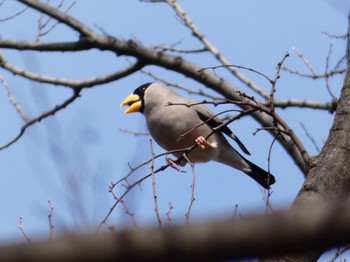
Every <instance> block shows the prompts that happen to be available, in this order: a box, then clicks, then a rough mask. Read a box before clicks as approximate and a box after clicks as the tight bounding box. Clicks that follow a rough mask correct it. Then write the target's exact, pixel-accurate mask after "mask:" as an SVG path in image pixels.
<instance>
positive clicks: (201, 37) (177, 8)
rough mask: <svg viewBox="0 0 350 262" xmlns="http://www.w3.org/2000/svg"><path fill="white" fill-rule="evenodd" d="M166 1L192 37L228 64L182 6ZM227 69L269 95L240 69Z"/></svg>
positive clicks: (254, 88) (252, 87)
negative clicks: (190, 32)
mask: <svg viewBox="0 0 350 262" xmlns="http://www.w3.org/2000/svg"><path fill="white" fill-rule="evenodd" d="M166 2H167V3H168V4H169V5H170V6H171V7H172V8H173V10H174V11H175V12H176V14H177V15H178V17H179V18H180V19H181V21H182V22H183V23H184V25H185V26H186V27H188V28H189V29H190V30H191V31H192V34H193V36H194V37H196V38H197V39H198V40H199V41H200V42H201V43H202V44H203V45H204V46H205V49H207V50H208V51H209V52H211V53H212V54H213V55H214V57H215V58H216V59H217V60H218V61H219V62H220V63H221V64H223V65H230V64H232V63H230V62H229V61H228V59H227V58H225V57H224V56H223V55H222V54H221V53H220V52H219V51H218V49H217V48H216V47H215V46H214V45H213V44H212V43H211V42H210V41H209V40H208V39H207V38H206V37H205V36H204V35H203V34H202V33H201V32H200V30H199V28H198V27H197V26H196V25H195V23H194V22H193V21H192V19H191V18H190V17H189V16H188V15H187V14H186V12H185V11H184V10H183V8H182V7H181V6H180V4H179V3H178V1H177V0H166ZM227 69H228V70H229V71H230V72H231V73H232V74H233V75H234V76H236V77H237V78H238V79H239V80H240V81H242V82H243V83H244V84H245V85H247V86H248V87H249V88H251V89H252V90H254V91H255V92H256V93H258V94H259V95H261V96H262V97H264V98H265V99H267V98H268V97H269V95H268V93H266V91H265V90H263V89H262V88H261V87H259V86H258V85H257V84H255V83H253V81H251V80H250V79H249V78H247V77H246V76H245V75H244V74H242V73H241V72H240V71H238V70H236V69H235V68H234V67H227Z"/></svg>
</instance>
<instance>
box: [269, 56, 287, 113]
mask: <svg viewBox="0 0 350 262" xmlns="http://www.w3.org/2000/svg"><path fill="white" fill-rule="evenodd" d="M288 56H289V53H288V52H286V53H285V54H284V56H283V58H282V60H281V61H280V62H278V64H277V70H276V74H275V78H274V79H273V80H271V81H270V83H271V92H270V99H269V103H270V105H269V106H270V108H271V110H272V111H274V110H275V92H276V84H277V80H278V79H279V78H280V72H281V68H282V65H283V63H284V61H285V60H286V59H287V57H288Z"/></svg>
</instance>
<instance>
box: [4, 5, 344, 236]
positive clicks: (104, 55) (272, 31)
mask: <svg viewBox="0 0 350 262" xmlns="http://www.w3.org/2000/svg"><path fill="white" fill-rule="evenodd" d="M180 4H181V5H182V6H183V8H184V9H185V10H186V11H187V13H188V15H189V16H190V17H191V18H192V19H193V20H194V21H195V23H196V24H197V26H198V27H199V28H200V30H201V31H202V33H204V34H205V35H206V37H207V38H208V39H210V41H211V42H212V43H213V44H214V45H215V46H216V47H217V48H218V49H219V50H220V51H221V52H222V53H223V54H224V55H225V56H226V57H227V58H228V59H229V60H230V61H231V63H233V64H239V65H243V66H248V67H251V68H254V69H256V70H259V71H261V72H263V73H265V74H267V75H269V76H271V77H272V76H274V74H275V66H276V64H277V62H279V61H280V60H281V59H282V57H283V55H284V53H285V52H286V51H288V52H289V53H290V54H291V55H290V57H289V58H288V59H287V60H286V63H285V65H286V66H288V67H290V68H293V69H297V70H300V71H304V72H307V68H306V67H305V65H304V64H303V62H302V61H301V60H300V59H299V58H298V57H297V56H296V54H295V53H294V52H293V50H292V48H293V47H295V48H298V49H299V50H301V51H302V52H303V53H304V54H305V55H306V57H307V58H308V59H309V61H310V62H311V64H312V65H313V66H314V68H315V70H316V71H317V72H319V73H322V72H324V70H325V63H326V57H327V54H328V50H329V47H330V44H332V45H333V49H332V50H333V51H332V56H331V60H330V63H331V66H334V65H335V64H336V63H337V61H338V60H339V59H340V57H342V55H343V54H344V51H345V43H344V42H343V41H341V40H337V39H331V38H329V37H328V36H326V35H325V34H324V33H323V32H328V33H330V34H334V35H343V34H344V33H345V32H346V30H347V18H346V15H347V10H348V8H349V6H348V3H346V1H337V2H335V3H333V2H332V1H316V0H313V1H300V0H299V1H279V0H269V1H261V0H251V1H229V0H221V1H220V4H218V2H217V1H209V0H203V1H180ZM20 9H21V5H20V4H18V3H15V2H14V1H13V2H11V1H7V2H6V3H5V4H4V5H3V6H2V7H1V8H0V18H2V17H6V16H7V15H10V14H13V13H14V12H16V11H18V10H20ZM70 14H71V15H73V16H74V17H76V18H77V19H79V20H81V21H84V22H86V23H87V25H89V26H91V27H92V28H94V29H95V30H96V31H99V30H100V29H99V28H102V29H103V30H104V31H105V32H107V33H108V34H111V35H113V36H115V37H117V38H121V39H128V38H132V39H134V40H136V41H139V42H141V43H142V44H145V45H147V46H152V45H160V44H164V45H171V44H173V43H178V42H179V41H180V44H179V46H178V47H180V48H184V49H186V48H187V49H197V48H202V46H201V44H200V43H199V42H198V41H197V40H195V39H193V38H192V36H191V34H190V32H189V30H188V29H187V28H185V27H184V26H182V25H181V24H180V23H179V22H178V20H177V18H176V16H175V14H174V12H173V10H171V9H170V7H168V6H167V5H166V4H162V3H159V4H151V3H142V2H139V1H136V0H135V1H134V0H132V1H130V0H120V1H111V0H110V1H104V3H103V5H101V4H98V3H97V1H77V3H76V4H75V6H74V7H73V8H72V10H71V11H70ZM38 17H39V15H38V14H37V13H35V12H32V11H28V12H25V13H24V14H23V15H21V16H20V17H18V18H16V19H14V20H12V21H9V22H4V23H1V24H0V27H1V37H2V38H4V39H6V38H10V39H25V40H33V39H34V38H35V33H36V26H37V20H38ZM74 39H76V35H75V33H72V32H71V31H69V30H67V28H65V27H64V26H57V28H55V29H54V30H53V31H52V32H51V33H50V34H49V35H47V36H45V37H43V38H42V40H43V41H67V40H74ZM2 52H3V54H4V55H5V57H6V58H7V59H8V60H9V61H10V62H11V63H13V64H15V65H17V66H20V67H23V68H26V69H28V70H31V71H37V72H40V73H41V74H45V75H53V76H60V77H65V78H73V79H84V78H87V77H94V76H98V75H100V74H106V73H110V72H113V71H115V70H117V69H118V68H119V69H120V68H122V67H123V66H125V65H127V63H128V61H126V60H124V59H122V58H117V57H115V55H114V54H111V53H109V52H99V51H96V50H92V51H88V52H82V53H69V54H62V53H51V54H44V53H43V54H41V53H35V52H13V51H8V50H2ZM186 58H188V59H189V60H191V61H193V62H195V63H197V64H199V65H201V66H203V67H209V66H215V65H218V62H217V61H216V60H215V59H213V58H212V57H211V56H210V55H208V54H195V55H187V56H186ZM145 69H146V70H147V71H150V72H153V73H154V74H157V76H159V77H161V78H164V79H167V80H169V81H173V82H177V83H179V84H182V85H184V86H188V87H191V88H193V89H199V88H201V89H203V88H205V87H203V86H200V85H199V84H198V83H196V82H194V81H191V80H189V79H187V78H184V77H182V76H180V75H178V74H175V73H172V72H170V71H167V70H163V69H160V68H157V67H147V68H145ZM216 72H217V74H220V75H222V76H223V77H225V78H227V79H228V80H230V81H232V82H233V83H235V84H236V85H237V86H239V87H240V88H242V89H243V91H245V92H247V93H248V94H252V93H251V91H250V90H249V89H247V88H246V87H244V86H242V84H241V83H240V82H238V81H237V80H236V79H234V78H233V77H232V76H230V75H229V74H228V73H227V72H225V70H223V69H221V70H220V69H219V70H217V71H216ZM244 73H245V74H247V75H248V76H249V77H251V78H252V79H253V81H255V82H256V83H258V84H259V85H260V86H262V87H263V88H264V89H265V90H267V91H269V90H270V86H269V83H268V82H267V81H266V80H265V79H263V78H261V77H259V76H257V75H254V74H252V73H249V72H244ZM0 75H1V76H3V77H5V78H6V80H7V81H8V83H9V86H10V87H11V89H12V91H13V93H14V95H15V97H16V98H17V100H18V101H19V102H20V103H21V105H22V106H23V108H24V110H25V112H26V113H27V114H28V115H29V116H31V117H35V116H37V115H38V114H40V113H41V112H43V111H45V110H48V109H50V108H52V107H53V106H54V105H55V104H57V103H60V102H61V101H63V100H64V99H65V98H67V97H68V96H69V95H70V94H71V92H70V90H69V89H67V88H64V87H58V86H48V85H42V84H37V83H28V82H27V81H25V80H24V79H23V78H21V77H14V76H12V75H11V74H8V73H7V72H5V71H4V70H2V69H0ZM150 81H152V79H151V78H150V77H149V76H147V75H145V74H142V73H136V74H134V75H131V76H129V77H128V78H125V79H122V80H120V81H117V82H114V83H110V84H106V85H102V86H97V87H94V88H92V89H86V90H84V91H83V92H82V97H81V98H80V99H78V100H77V101H76V102H75V103H74V104H72V105H70V106H69V107H68V108H67V109H65V110H64V111H61V112H59V113H58V114H56V115H55V116H54V117H51V118H49V119H46V120H44V121H42V122H41V123H39V124H37V125H35V126H33V127H31V128H30V129H29V130H28V131H27V132H26V133H25V134H24V136H23V137H22V138H21V139H20V140H19V141H18V142H17V143H16V144H14V145H13V146H11V147H10V148H8V149H6V150H3V151H1V152H0V166H1V171H0V172H1V177H2V182H1V183H0V204H1V206H2V210H3V212H1V213H0V221H2V223H1V226H0V241H1V242H7V241H9V240H11V241H15V240H16V241H17V240H19V241H23V240H24V238H23V236H22V235H21V232H20V231H19V230H18V228H17V225H18V219H19V217H20V216H22V217H23V222H24V227H25V230H26V232H27V234H28V235H29V236H31V237H32V238H33V239H35V238H36V237H46V236H48V232H49V226H48V220H47V214H48V212H49V206H48V204H47V201H48V200H50V201H52V203H53V206H54V208H55V209H54V224H55V231H57V232H64V231H66V230H75V229H79V230H84V229H86V228H90V229H94V228H96V226H97V224H98V223H99V222H100V221H101V220H102V219H103V217H104V216H105V215H106V213H107V212H108V209H109V207H110V206H111V205H112V204H113V202H114V200H113V197H112V195H111V194H110V193H108V186H109V184H110V182H111V181H116V180H118V179H119V178H121V177H123V176H124V175H125V174H126V173H127V172H128V165H127V163H128V162H130V163H131V164H132V165H137V164H139V163H142V162H143V161H145V160H147V159H149V158H150V156H151V151H150V146H149V139H150V137H148V136H145V137H142V136H137V137H136V136H133V135H131V134H127V133H123V132H121V131H120V129H121V128H126V129H130V130H135V131H145V130H146V127H145V124H144V120H143V117H142V115H141V114H133V115H127V116H125V115H123V111H124V109H120V108H119V104H120V102H121V101H122V100H123V98H124V97H126V96H127V95H128V94H129V93H131V92H132V91H133V90H134V89H135V88H136V87H137V86H139V85H141V84H143V83H145V82H150ZM330 84H331V89H332V91H333V92H334V93H335V94H336V95H338V94H339V92H340V88H341V84H342V77H335V78H334V79H332V80H331V82H330ZM208 92H210V93H213V94H214V92H212V91H208ZM180 93H182V94H184V95H187V94H186V93H183V92H180ZM194 98H195V99H199V100H200V99H201V98H198V97H194ZM276 98H280V99H285V98H298V99H311V100H317V101H323V102H326V101H330V96H329V94H328V92H327V90H326V87H325V83H324V81H313V80H306V79H302V78H300V77H298V76H293V75H291V74H289V73H287V72H282V74H281V79H280V80H279V81H278V84H277V93H276ZM0 104H1V110H0V121H1V126H2V131H1V132H0V143H1V144H5V143H6V142H7V141H8V140H9V139H11V138H12V137H14V136H15V135H16V134H17V132H19V129H20V127H21V126H22V125H23V122H22V120H21V119H20V117H19V116H18V115H17V113H16V112H15V110H14V108H13V106H12V105H11V104H10V103H9V101H8V97H7V93H6V90H5V88H3V86H1V88H0ZM225 108H226V107H220V108H214V109H213V110H214V111H215V112H219V111H220V110H223V109H225ZM279 113H280V114H281V116H282V117H284V119H285V120H286V121H287V122H288V124H289V125H290V126H291V127H292V128H293V130H294V131H295V132H296V134H297V135H298V136H299V137H300V139H301V141H302V142H303V143H304V145H305V147H306V148H307V149H308V150H309V153H310V154H311V155H312V154H316V153H317V151H316V149H315V147H314V146H313V145H312V143H311V141H310V140H309V139H308V138H307V136H306V134H305V132H304V131H303V129H302V128H301V126H300V122H301V123H303V124H304V125H305V126H306V128H307V129H308V131H309V132H310V134H311V135H312V136H313V137H314V138H315V140H316V142H317V143H318V145H319V146H322V144H323V143H324V141H325V139H326V138H327V135H328V131H329V128H330V126H331V123H332V120H333V116H332V115H330V114H329V113H327V112H322V111H316V110H308V109H307V110H300V109H287V110H279ZM230 127H231V128H232V129H233V130H234V132H235V133H236V135H237V136H238V137H239V138H240V139H241V140H242V141H243V143H244V144H245V145H246V146H247V148H248V149H249V150H250V151H251V153H252V156H251V157H250V158H249V159H250V160H251V161H253V162H254V163H256V164H258V165H260V166H261V167H263V168H265V169H266V168H267V154H268V150H269V146H270V144H271V142H272V137H271V136H270V135H269V134H267V133H265V132H259V133H258V134H257V135H255V136H254V135H253V134H252V133H253V132H254V131H255V130H256V128H258V127H259V125H258V124H257V123H256V122H255V121H254V120H252V119H249V118H245V119H242V120H240V121H238V122H235V123H233V124H232V125H231V126H230ZM155 151H156V153H161V152H163V150H162V149H161V148H159V147H155ZM162 164H164V159H160V160H158V161H157V162H156V165H157V166H160V165H162ZM195 168H196V174H197V183H196V188H195V195H196V201H195V202H194V206H193V209H192V215H191V219H192V221H195V220H198V219H208V218H212V217H227V216H232V214H233V212H234V209H235V205H238V212H239V213H241V214H242V215H247V214H250V213H255V212H263V211H264V210H265V204H264V200H263V193H262V191H261V189H260V188H259V187H258V185H257V184H256V183H255V182H254V181H253V180H251V179H249V178H248V177H246V176H245V175H244V174H242V173H240V172H238V171H236V170H233V169H231V168H229V167H225V166H222V165H220V164H217V163H207V164H201V165H196V167H195ZM184 170H185V171H187V173H178V172H176V171H175V170H166V171H165V172H163V173H161V174H158V175H157V176H156V183H157V191H158V199H159V208H160V214H161V216H162V220H163V222H164V223H166V220H167V219H166V212H167V211H168V203H169V202H171V204H172V206H173V209H172V211H171V218H172V223H185V216H184V215H185V212H186V211H187V208H188V206H189V201H190V194H191V189H190V185H191V182H192V174H191V170H190V168H189V167H185V168H184ZM271 170H272V173H273V174H274V175H275V177H276V180H277V182H276V184H275V185H274V186H273V188H272V191H273V194H272V196H271V203H272V206H273V208H274V209H284V208H288V207H289V205H290V204H291V203H292V201H293V199H294V197H295V196H296V194H297V193H298V190H299V188H300V186H301V185H302V182H303V176H302V174H301V173H300V171H299V170H298V169H297V168H296V167H295V165H294V164H293V161H292V160H291V159H290V157H289V156H288V155H287V154H286V153H285V152H284V150H283V149H282V148H281V147H280V146H279V145H278V144H276V145H275V146H274V147H273V151H272V162H271ZM148 171H149V169H148V168H144V169H142V170H139V171H138V172H135V174H133V177H134V178H133V179H136V178H139V177H142V176H143V175H145V174H146V173H147V172H148ZM118 192H121V189H119V191H118ZM126 202H127V203H128V205H129V207H130V209H131V210H132V211H133V212H134V213H135V215H136V220H137V222H138V223H139V224H141V225H155V224H156V223H157V220H156V217H155V213H154V211H153V209H154V204H153V194H152V185H151V180H150V179H148V180H146V181H145V182H144V183H142V185H141V187H137V188H135V189H134V190H133V191H132V192H131V193H130V194H129V195H128V196H127V198H126ZM108 222H109V223H111V224H115V225H116V227H117V228H120V227H122V226H125V225H131V221H130V218H129V216H127V215H125V211H124V210H123V209H122V208H121V207H118V208H117V209H116V210H115V211H114V213H113V215H112V216H111V218H110V220H108Z"/></svg>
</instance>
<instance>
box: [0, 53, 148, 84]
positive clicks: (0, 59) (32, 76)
mask: <svg viewBox="0 0 350 262" xmlns="http://www.w3.org/2000/svg"><path fill="white" fill-rule="evenodd" d="M0 66H1V67H2V68H4V69H6V70H8V71H10V72H11V73H13V74H16V75H20V76H22V77H24V78H27V79H29V80H32V81H36V82H40V83H47V84H52V85H62V86H66V87H70V88H73V89H76V90H80V89H82V88H87V87H92V86H96V85H101V84H106V83H109V82H112V81H116V80H118V79H120V78H123V77H125V76H128V75H130V74H132V73H135V72H137V71H138V70H140V69H141V68H142V67H143V66H144V65H143V64H142V63H139V62H136V63H135V64H132V65H130V66H129V67H126V68H125V69H123V70H120V71H116V72H114V73H111V74H108V75H104V76H99V77H95V78H89V79H84V80H71V79H66V78H56V77H51V76H45V75H40V74H37V73H33V72H29V71H27V70H25V69H22V68H19V67H16V66H14V65H12V64H10V63H9V62H8V61H7V60H6V59H5V58H4V56H3V55H2V54H1V53H0Z"/></svg>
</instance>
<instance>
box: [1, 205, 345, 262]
mask: <svg viewBox="0 0 350 262" xmlns="http://www.w3.org/2000/svg"><path fill="white" fill-rule="evenodd" d="M349 210H350V208H349V206H343V207H339V205H336V204H331V205H330V206H326V207H324V206H322V205H318V206H317V207H316V206H308V207H305V208H304V209H303V210H299V211H298V212H295V211H288V212H284V213H280V212H274V213H273V214H264V215H253V216H246V217H244V219H242V218H241V217H236V218H230V219H227V220H217V221H211V222H209V221H206V222H201V223H197V224H193V225H191V226H187V225H185V226H184V225H176V226H171V227H166V228H162V229H159V228H158V227H157V228H148V229H142V230H130V229H129V230H128V229H125V230H121V231H116V232H104V233H103V232H100V233H99V234H97V235H96V234H94V233H93V234H75V235H74V234H69V235H67V236H62V237H60V238H57V239H54V240H52V241H42V242H38V243H35V244H30V245H28V244H25V245H23V244H18V245H15V246H11V247H8V246H3V247H1V248H0V256H1V257H5V258H8V260H10V261H22V260H23V258H27V259H30V260H35V261H86V260H91V258H92V257H97V258H98V259H99V260H101V261H112V260H113V261H155V262H156V261H228V260H240V259H241V260H242V259H256V258H257V257H260V258H261V257H266V256H272V257H276V256H279V255H284V254H293V253H296V252H303V251H306V250H314V249H322V250H327V249H329V248H332V247H334V246H341V245H346V244H348V242H349V232H350V224H349V221H350V214H349ZM150 239H151V240H152V241H150ZM33 256H34V257H33ZM308 261H310V260H308Z"/></svg>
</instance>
